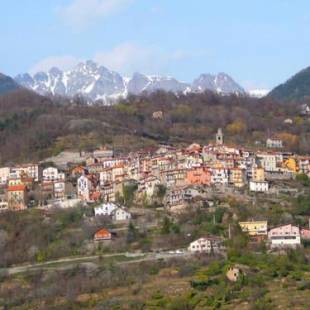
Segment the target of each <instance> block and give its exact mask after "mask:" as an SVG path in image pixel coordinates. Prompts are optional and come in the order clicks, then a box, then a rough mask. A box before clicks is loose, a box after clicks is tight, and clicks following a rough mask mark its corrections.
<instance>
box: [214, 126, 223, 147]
mask: <svg viewBox="0 0 310 310" xmlns="http://www.w3.org/2000/svg"><path fill="white" fill-rule="evenodd" d="M215 142H216V145H223V143H224V135H223V131H222V128H219V129H218V130H217V133H216V136H215Z"/></svg>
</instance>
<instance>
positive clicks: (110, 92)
mask: <svg viewBox="0 0 310 310" xmlns="http://www.w3.org/2000/svg"><path fill="white" fill-rule="evenodd" d="M15 81H16V82H17V83H18V84H19V85H21V86H24V87H26V88H28V89H31V90H34V91H35V92H38V93H39V94H43V95H46V94H53V95H61V96H69V97H73V96H76V95H82V96H84V97H86V98H88V99H90V100H91V101H97V100H103V101H104V102H109V101H111V100H113V99H114V100H115V99H117V98H120V97H126V96H127V95H128V94H141V93H142V92H154V91H156V90H164V91H171V92H174V93H189V92H204V91H206V90H210V91H213V92H216V93H218V94H224V95H226V94H238V95H240V94H242V95H243V94H245V91H244V89H243V88H242V87H241V86H240V85H238V84H237V83H236V82H235V81H234V80H233V79H232V78H231V77H230V76H229V75H227V74H225V73H219V74H217V75H211V74H201V75H200V76H199V77H198V78H197V79H195V80H194V81H193V82H192V83H185V82H180V81H178V80H177V79H175V78H173V77H164V76H148V75H144V74H141V73H134V74H133V76H132V77H131V78H126V77H123V76H121V75H120V74H119V73H117V72H115V71H111V70H109V69H107V68H106V67H104V66H100V65H98V64H96V63H95V62H93V61H90V60H89V61H86V62H85V63H80V64H78V65H77V66H76V67H74V68H73V69H72V70H68V71H62V70H60V69H58V68H55V67H54V68H51V69H50V70H49V71H47V72H38V73H35V74H34V75H30V74H29V73H25V74H20V75H18V76H16V78H15Z"/></svg>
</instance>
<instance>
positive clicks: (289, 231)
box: [239, 221, 310, 248]
mask: <svg viewBox="0 0 310 310" xmlns="http://www.w3.org/2000/svg"><path fill="white" fill-rule="evenodd" d="M309 224H310V223H309ZM239 225H240V227H241V230H242V231H243V232H245V233H247V234H248V235H249V237H250V238H251V239H252V240H267V241H268V243H269V245H270V247H271V248H288V247H291V248H296V247H298V246H300V245H301V240H310V225H309V228H299V227H298V226H295V225H292V224H287V225H280V226H278V227H273V228H271V229H269V230H268V222H267V221H249V222H240V223H239Z"/></svg>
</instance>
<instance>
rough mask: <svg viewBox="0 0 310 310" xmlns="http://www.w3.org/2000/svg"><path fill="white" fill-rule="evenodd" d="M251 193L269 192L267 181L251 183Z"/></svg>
mask: <svg viewBox="0 0 310 310" xmlns="http://www.w3.org/2000/svg"><path fill="white" fill-rule="evenodd" d="M249 185H250V191H251V192H260V193H264V192H268V190H269V183H268V182H267V181H250V183H249Z"/></svg>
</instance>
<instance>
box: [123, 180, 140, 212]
mask: <svg viewBox="0 0 310 310" xmlns="http://www.w3.org/2000/svg"><path fill="white" fill-rule="evenodd" d="M137 189H138V186H137V185H136V184H134V185H131V184H130V185H123V197H124V203H125V205H126V206H127V207H131V205H132V202H133V200H134V197H135V191H136V190H137Z"/></svg>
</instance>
